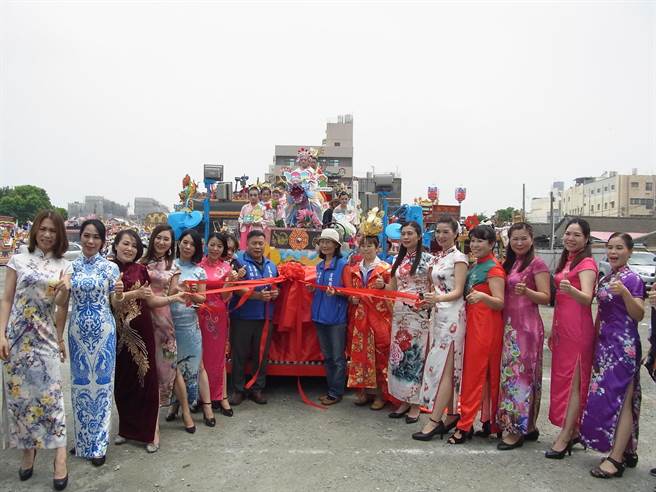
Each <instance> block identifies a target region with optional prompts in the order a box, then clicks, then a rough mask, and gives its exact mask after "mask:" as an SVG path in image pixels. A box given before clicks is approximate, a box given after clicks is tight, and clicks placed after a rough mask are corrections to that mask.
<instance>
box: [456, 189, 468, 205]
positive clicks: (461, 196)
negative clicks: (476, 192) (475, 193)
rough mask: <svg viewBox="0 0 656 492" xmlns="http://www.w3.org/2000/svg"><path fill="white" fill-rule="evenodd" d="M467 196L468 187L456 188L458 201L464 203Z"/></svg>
mask: <svg viewBox="0 0 656 492" xmlns="http://www.w3.org/2000/svg"><path fill="white" fill-rule="evenodd" d="M466 197H467V188H456V201H457V202H458V203H462V202H463V201H464V200H465V198H466Z"/></svg>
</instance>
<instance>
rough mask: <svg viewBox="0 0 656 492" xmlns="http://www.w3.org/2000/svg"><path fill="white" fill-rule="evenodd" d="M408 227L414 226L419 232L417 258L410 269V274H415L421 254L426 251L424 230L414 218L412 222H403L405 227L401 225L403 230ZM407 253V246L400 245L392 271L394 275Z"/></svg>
mask: <svg viewBox="0 0 656 492" xmlns="http://www.w3.org/2000/svg"><path fill="white" fill-rule="evenodd" d="M406 227H412V228H413V229H414V230H415V232H416V233H417V236H419V239H418V241H417V251H416V255H415V260H414V261H413V263H412V268H411V269H410V275H414V274H415V273H417V268H418V267H419V262H420V261H421V256H422V253H423V251H424V245H423V241H422V239H423V236H422V232H421V226H420V225H419V224H418V223H417V222H415V221H414V220H412V221H410V222H406V223H405V224H403V227H401V230H403V229H404V228H406ZM406 253H407V250H406V248H405V246H403V244H402V245H401V247H399V254H398V255H397V256H396V260H394V265H392V272H391V273H392V276H394V274H395V273H396V269H397V268H398V267H399V265H400V264H401V262H402V261H403V258H405V255H406Z"/></svg>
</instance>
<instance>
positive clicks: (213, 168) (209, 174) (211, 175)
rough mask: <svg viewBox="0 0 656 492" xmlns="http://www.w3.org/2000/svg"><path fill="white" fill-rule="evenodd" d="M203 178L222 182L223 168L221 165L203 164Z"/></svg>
mask: <svg viewBox="0 0 656 492" xmlns="http://www.w3.org/2000/svg"><path fill="white" fill-rule="evenodd" d="M203 177H204V178H205V179H215V180H217V181H223V166H222V165H221V164H205V165H204V166H203Z"/></svg>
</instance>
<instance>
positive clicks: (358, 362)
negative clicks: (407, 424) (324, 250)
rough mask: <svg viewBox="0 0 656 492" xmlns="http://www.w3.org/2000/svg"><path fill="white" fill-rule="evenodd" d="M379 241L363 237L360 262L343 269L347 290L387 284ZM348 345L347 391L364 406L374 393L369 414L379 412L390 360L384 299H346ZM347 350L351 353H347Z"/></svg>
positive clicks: (389, 316) (387, 309) (389, 309)
mask: <svg viewBox="0 0 656 492" xmlns="http://www.w3.org/2000/svg"><path fill="white" fill-rule="evenodd" d="M378 245H379V243H378V237H376V236H364V237H363V238H362V240H361V242H360V254H361V255H362V260H361V261H360V262H358V263H356V264H354V265H352V266H350V267H349V268H348V269H345V277H346V278H345V279H344V285H345V286H346V287H355V288H365V289H384V288H385V284H386V283H387V282H389V281H390V268H391V267H390V265H389V264H388V263H385V262H384V261H382V260H380V259H379V258H378V256H377V255H376V254H377V252H378ZM349 301H350V302H351V304H352V305H353V306H352V309H350V310H349V332H350V337H349V344H348V346H347V351H348V352H350V360H349V363H348V380H347V387H349V388H357V390H358V392H357V397H356V400H355V404H356V405H358V406H364V405H366V404H367V403H369V402H370V401H371V398H372V397H373V395H368V394H367V390H370V391H373V392H375V397H374V401H373V403H372V404H371V407H370V408H371V409H372V410H381V409H382V408H383V407H384V406H385V401H386V400H387V399H388V398H389V394H388V392H387V362H388V359H389V347H390V333H391V330H392V306H391V304H390V303H389V302H388V301H386V300H384V299H375V298H371V297H359V296H352V297H350V298H349ZM349 349H350V350H349Z"/></svg>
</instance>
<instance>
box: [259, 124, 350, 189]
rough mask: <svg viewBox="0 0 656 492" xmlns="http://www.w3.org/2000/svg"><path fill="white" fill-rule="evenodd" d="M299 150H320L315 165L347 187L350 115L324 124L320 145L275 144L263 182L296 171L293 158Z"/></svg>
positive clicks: (348, 182)
mask: <svg viewBox="0 0 656 492" xmlns="http://www.w3.org/2000/svg"><path fill="white" fill-rule="evenodd" d="M301 147H305V148H315V149H317V150H319V151H320V154H319V165H320V166H321V169H323V171H324V173H325V174H326V175H327V176H329V177H334V178H335V179H338V180H339V181H340V182H342V183H344V184H345V185H346V186H347V187H348V188H350V187H351V183H352V181H353V116H352V115H350V114H346V115H340V116H338V117H337V122H336V123H328V124H327V125H326V138H324V139H323V141H322V143H321V145H276V148H275V156H274V157H273V164H272V165H271V167H270V168H269V173H268V176H267V180H269V179H270V177H271V176H280V175H282V173H283V172H285V171H291V170H293V169H294V168H296V155H297V153H298V149H299V148H301Z"/></svg>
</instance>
